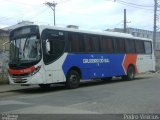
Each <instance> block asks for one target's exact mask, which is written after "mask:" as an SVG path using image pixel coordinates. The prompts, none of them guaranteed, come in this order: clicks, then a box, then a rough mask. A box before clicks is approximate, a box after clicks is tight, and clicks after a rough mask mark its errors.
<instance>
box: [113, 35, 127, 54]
mask: <svg viewBox="0 0 160 120" xmlns="http://www.w3.org/2000/svg"><path fill="white" fill-rule="evenodd" d="M114 43H115V52H116V53H125V43H124V39H122V38H116V39H115V42H114Z"/></svg>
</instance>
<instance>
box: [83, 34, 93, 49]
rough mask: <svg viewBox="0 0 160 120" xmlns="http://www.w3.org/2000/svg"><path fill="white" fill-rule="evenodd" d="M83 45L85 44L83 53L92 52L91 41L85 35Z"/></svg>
mask: <svg viewBox="0 0 160 120" xmlns="http://www.w3.org/2000/svg"><path fill="white" fill-rule="evenodd" d="M84 43H85V52H91V51H92V48H91V39H90V36H89V35H86V37H85V42H84Z"/></svg>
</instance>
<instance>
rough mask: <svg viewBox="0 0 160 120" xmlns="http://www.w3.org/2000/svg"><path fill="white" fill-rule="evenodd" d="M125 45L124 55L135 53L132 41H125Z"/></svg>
mask: <svg viewBox="0 0 160 120" xmlns="http://www.w3.org/2000/svg"><path fill="white" fill-rule="evenodd" d="M125 45H126V53H135V52H136V48H135V41H134V40H129V39H126V40H125Z"/></svg>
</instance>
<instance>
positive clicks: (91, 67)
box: [62, 54, 125, 79]
mask: <svg viewBox="0 0 160 120" xmlns="http://www.w3.org/2000/svg"><path fill="white" fill-rule="evenodd" d="M124 57H125V54H68V55H67V57H66V59H65V61H64V64H63V66H62V69H63V72H64V74H65V76H66V75H67V72H68V71H69V69H70V68H72V67H78V68H79V69H80V70H81V73H82V79H91V78H103V77H111V76H120V75H125V71H124V69H123V66H122V63H123V59H124Z"/></svg>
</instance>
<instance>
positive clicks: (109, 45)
mask: <svg viewBox="0 0 160 120" xmlns="http://www.w3.org/2000/svg"><path fill="white" fill-rule="evenodd" d="M101 52H106V53H112V52H113V40H112V38H108V37H103V38H102V39H101Z"/></svg>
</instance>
